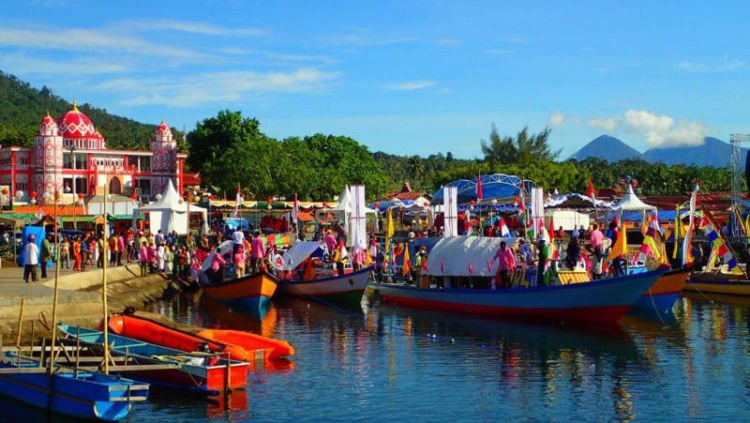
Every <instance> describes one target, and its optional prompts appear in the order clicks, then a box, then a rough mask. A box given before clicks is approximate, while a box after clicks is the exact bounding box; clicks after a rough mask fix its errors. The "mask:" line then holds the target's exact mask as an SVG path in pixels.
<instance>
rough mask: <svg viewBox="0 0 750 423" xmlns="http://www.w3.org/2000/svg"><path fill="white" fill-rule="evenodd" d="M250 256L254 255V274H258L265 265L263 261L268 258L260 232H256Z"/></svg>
mask: <svg viewBox="0 0 750 423" xmlns="http://www.w3.org/2000/svg"><path fill="white" fill-rule="evenodd" d="M250 254H252V259H253V273H258V272H260V269H261V266H262V265H263V259H265V257H266V248H265V247H264V246H263V239H262V238H261V237H260V232H255V236H254V237H253V243H252V251H251V253H250Z"/></svg>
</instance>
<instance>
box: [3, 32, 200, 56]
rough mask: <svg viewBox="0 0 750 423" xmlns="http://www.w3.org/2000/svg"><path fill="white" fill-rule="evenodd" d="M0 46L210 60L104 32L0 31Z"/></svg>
mask: <svg viewBox="0 0 750 423" xmlns="http://www.w3.org/2000/svg"><path fill="white" fill-rule="evenodd" d="M0 45H6V46H13V47H30V48H35V49H46V50H64V51H85V52H100V53H101V52H104V53H112V52H114V53H131V54H138V55H143V56H158V57H162V58H170V59H183V60H192V61H204V60H206V59H208V58H210V56H208V55H205V54H201V53H198V52H195V51H192V50H189V49H184V48H180V47H174V46H166V45H160V44H156V43H151V42H148V41H145V40H142V39H139V38H136V37H132V36H128V35H125V34H119V33H114V32H112V31H107V30H103V29H55V28H45V29H18V28H3V27H0Z"/></svg>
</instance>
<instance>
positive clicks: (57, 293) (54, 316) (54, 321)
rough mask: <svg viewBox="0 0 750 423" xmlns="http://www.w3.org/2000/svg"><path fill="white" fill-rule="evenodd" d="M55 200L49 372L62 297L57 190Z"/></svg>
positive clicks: (50, 371) (52, 365) (49, 371)
mask: <svg viewBox="0 0 750 423" xmlns="http://www.w3.org/2000/svg"><path fill="white" fill-rule="evenodd" d="M52 195H53V196H54V201H53V206H54V213H53V216H54V218H55V224H54V230H53V232H54V234H55V244H56V245H57V248H56V249H55V251H57V255H58V257H57V260H56V261H55V295H54V299H53V300H52V329H51V330H52V339H51V340H50V345H51V347H52V349H51V350H50V363H49V367H47V372H48V373H49V374H52V370H53V369H54V367H55V359H56V357H55V355H56V351H55V345H57V342H56V340H57V302H58V300H59V298H60V237H59V236H58V233H57V199H58V197H59V194H58V192H57V191H55V192H54V193H53V194H52Z"/></svg>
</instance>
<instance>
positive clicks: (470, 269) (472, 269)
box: [467, 262, 474, 275]
mask: <svg viewBox="0 0 750 423" xmlns="http://www.w3.org/2000/svg"><path fill="white" fill-rule="evenodd" d="M467 267H468V268H469V269H468V270H469V274H470V275H473V274H474V266H473V265H472V264H471V262H469V265H468V266H467Z"/></svg>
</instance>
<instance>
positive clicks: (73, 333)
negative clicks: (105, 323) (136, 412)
mask: <svg viewBox="0 0 750 423" xmlns="http://www.w3.org/2000/svg"><path fill="white" fill-rule="evenodd" d="M58 328H59V330H60V331H62V333H64V334H65V336H67V337H68V338H70V339H71V340H75V339H76V338H78V340H79V341H80V343H81V345H84V346H86V347H87V348H89V349H90V350H91V351H92V352H98V351H99V350H100V349H101V345H102V341H103V339H104V337H103V334H102V332H101V331H98V330H95V329H84V328H72V327H70V326H68V325H65V324H60V325H58ZM108 341H109V343H110V354H111V355H112V356H113V357H126V360H127V363H126V364H139V365H144V364H145V365H153V364H168V365H171V366H162V367H161V368H158V367H157V368H155V369H153V370H151V369H149V368H148V366H145V367H144V368H143V369H138V368H137V367H133V366H130V367H131V368H132V370H129V369H128V367H129V366H128V365H125V366H118V367H115V368H114V369H113V371H115V372H118V373H120V374H127V375H128V376H129V377H132V378H135V379H137V380H143V381H146V382H149V383H151V384H153V385H154V386H159V387H162V388H169V389H179V390H186V391H193V392H198V393H201V394H204V395H209V396H211V395H219V394H221V393H222V392H225V391H227V390H234V389H243V388H244V387H245V385H246V384H247V374H248V370H249V364H248V363H247V362H245V361H237V360H230V359H226V358H223V357H221V355H220V354H213V353H209V354H206V353H199V352H196V353H186V352H184V351H180V350H176V349H173V348H167V347H163V346H160V345H155V344H152V343H149V342H143V341H141V340H138V339H132V338H128V337H125V336H120V335H115V334H112V333H110V334H109V336H108Z"/></svg>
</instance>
